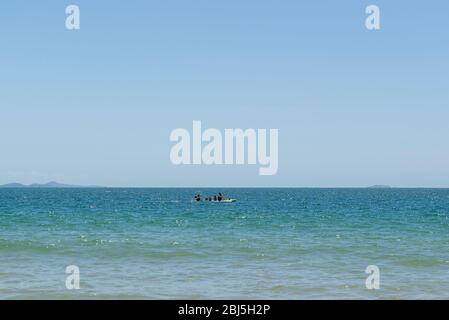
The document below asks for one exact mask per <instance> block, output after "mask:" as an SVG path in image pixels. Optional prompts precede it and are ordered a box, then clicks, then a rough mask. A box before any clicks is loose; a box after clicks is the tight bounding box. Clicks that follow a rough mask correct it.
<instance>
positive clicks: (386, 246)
mask: <svg viewBox="0 0 449 320" xmlns="http://www.w3.org/2000/svg"><path fill="white" fill-rule="evenodd" d="M218 192H223V193H224V194H225V195H226V196H229V197H232V198H236V199H238V201H237V202H235V203H195V202H193V196H194V195H195V194H197V193H201V194H202V195H214V194H217V193H218ZM69 265H76V266H78V267H79V269H80V279H81V281H80V285H81V289H80V290H68V289H66V286H65V282H66V277H67V276H68V275H67V274H66V273H65V271H66V267H67V266H69ZM369 265H376V266H378V267H379V269H380V289H379V290H368V289H367V288H366V286H365V280H366V278H367V276H368V275H367V274H366V273H365V269H366V267H367V266H369ZM53 298H60V299H113V298H119V299H203V298H210V299H231V298H232V299H234V298H235V299H253V298H254V299H350V298H355V299H412V298H417V299H430V298H436V299H449V189H396V188H393V189H287V188H280V189H269V188H267V189H250V188H243V189H119V188H117V189H115V188H114V189H112V188H111V189H107V188H104V189H103V188H98V189H88V188H86V189H76V188H74V189H30V188H22V189H20V188H19V189H0V299H53Z"/></svg>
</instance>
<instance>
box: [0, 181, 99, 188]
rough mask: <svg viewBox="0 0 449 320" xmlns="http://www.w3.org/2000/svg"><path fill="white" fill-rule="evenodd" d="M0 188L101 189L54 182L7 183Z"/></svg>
mask: <svg viewBox="0 0 449 320" xmlns="http://www.w3.org/2000/svg"><path fill="white" fill-rule="evenodd" d="M0 188H101V187H100V186H77V185H71V184H63V183H59V182H55V181H51V182H48V183H44V184H39V183H33V184H29V185H26V184H22V183H16V182H13V183H7V184H4V185H0Z"/></svg>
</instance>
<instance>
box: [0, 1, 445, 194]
mask: <svg viewBox="0 0 449 320" xmlns="http://www.w3.org/2000/svg"><path fill="white" fill-rule="evenodd" d="M73 3H74V4H78V5H79V7H80V9H81V30H79V31H68V30H66V29H65V17H66V14H65V6H66V5H68V4H71V3H61V2H60V1H47V2H45V3H36V2H33V1H15V2H13V3H5V4H2V10H1V11H0V42H1V48H2V50H0V114H1V117H0V150H1V157H0V184H4V183H9V182H20V183H25V184H31V183H45V182H48V181H59V182H61V183H68V184H79V185H103V186H137V187H139V186H142V187H143V186H311V187H335V186H342V187H345V186H347V187H357V186H369V185H376V184H385V185H392V186H403V187H414V186H425V187H449V166H448V165H447V164H448V163H449V139H448V138H449V125H448V119H449V108H448V101H449V80H448V74H449V19H448V18H447V14H448V12H449V3H447V2H446V1H434V2H432V5H430V4H429V3H417V2H410V1H395V2H394V3H393V2H391V1H355V0H354V1H345V2H344V3H336V2H335V3H334V2H330V1H319V2H316V1H264V2H260V1H253V0H251V1H244V2H242V1H213V2H212V1H205V0H201V1H193V2H186V1H180V0H179V1H164V2H163V3H160V2H153V1H151V2H148V1H133V2H132V3H127V2H121V3H116V2H101V3H100V2H95V3H93V2H92V1H74V2H73ZM370 4H376V5H378V6H379V7H380V9H381V30H379V31H369V30H367V29H366V28H365V18H366V15H365V8H366V6H368V5H370ZM193 120H200V121H202V124H203V126H204V128H205V129H206V128H217V129H220V130H224V129H225V128H242V129H246V128H255V129H257V128H266V129H270V128H276V129H279V148H280V149H279V170H278V173H277V174H276V175H274V176H259V175H258V169H259V165H251V166H248V165H247V166H174V165H172V164H171V162H170V158H169V152H170V148H171V147H172V145H173V143H171V142H170V141H169V135H170V132H171V131H172V130H174V129H176V128H186V129H188V130H189V131H191V130H192V129H191V127H192V121H193Z"/></svg>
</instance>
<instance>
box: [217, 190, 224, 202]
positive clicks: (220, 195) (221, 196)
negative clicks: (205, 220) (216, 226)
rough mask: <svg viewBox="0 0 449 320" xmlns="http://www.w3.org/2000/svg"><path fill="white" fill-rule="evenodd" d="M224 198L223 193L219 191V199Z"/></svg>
mask: <svg viewBox="0 0 449 320" xmlns="http://www.w3.org/2000/svg"><path fill="white" fill-rule="evenodd" d="M221 200H224V196H223V195H222V194H221V192H219V193H218V201H221Z"/></svg>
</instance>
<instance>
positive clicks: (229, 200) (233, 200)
mask: <svg viewBox="0 0 449 320" xmlns="http://www.w3.org/2000/svg"><path fill="white" fill-rule="evenodd" d="M236 201H237V200H236V199H223V200H221V201H218V200H210V201H209V200H204V202H228V203H229V202H236Z"/></svg>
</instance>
